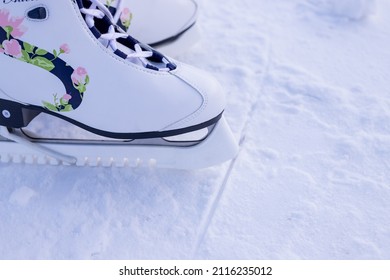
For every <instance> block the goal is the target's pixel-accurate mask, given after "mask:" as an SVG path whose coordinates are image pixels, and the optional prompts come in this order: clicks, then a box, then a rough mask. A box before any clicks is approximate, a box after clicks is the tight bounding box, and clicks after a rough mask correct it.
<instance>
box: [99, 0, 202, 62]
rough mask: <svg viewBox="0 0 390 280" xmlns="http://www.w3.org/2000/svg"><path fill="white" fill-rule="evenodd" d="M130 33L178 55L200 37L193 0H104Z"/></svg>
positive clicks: (151, 44) (159, 48) (116, 18)
mask: <svg viewBox="0 0 390 280" xmlns="http://www.w3.org/2000/svg"><path fill="white" fill-rule="evenodd" d="M101 1H102V2H103V3H105V4H106V6H108V7H109V9H110V11H111V13H112V14H113V15H114V20H115V22H117V24H118V25H119V26H120V27H121V28H122V29H123V30H125V31H127V32H128V33H129V34H130V35H131V36H133V37H134V38H137V39H138V40H139V41H141V42H143V43H146V44H148V45H150V46H152V47H153V48H156V49H157V50H159V51H162V52H163V53H165V54H169V55H171V56H175V55H178V54H180V53H181V52H184V51H186V50H188V49H189V48H190V47H191V46H192V45H194V44H195V43H196V42H197V41H198V40H199V38H200V35H199V30H198V28H197V25H196V20H197V14H198V6H197V4H196V2H195V1H194V0H101Z"/></svg>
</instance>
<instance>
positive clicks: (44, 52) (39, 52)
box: [35, 49, 47, 55]
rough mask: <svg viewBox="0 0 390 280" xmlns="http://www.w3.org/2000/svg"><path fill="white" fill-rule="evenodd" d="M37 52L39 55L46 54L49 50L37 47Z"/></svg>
mask: <svg viewBox="0 0 390 280" xmlns="http://www.w3.org/2000/svg"><path fill="white" fill-rule="evenodd" d="M35 54H37V55H45V54H47V51H46V50H44V49H37V50H36V51H35Z"/></svg>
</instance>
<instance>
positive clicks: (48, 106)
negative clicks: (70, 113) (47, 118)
mask: <svg viewBox="0 0 390 280" xmlns="http://www.w3.org/2000/svg"><path fill="white" fill-rule="evenodd" d="M42 104H43V106H44V107H45V108H46V109H49V110H50V111H54V112H58V110H57V107H56V106H54V105H53V104H51V103H49V102H46V101H42Z"/></svg>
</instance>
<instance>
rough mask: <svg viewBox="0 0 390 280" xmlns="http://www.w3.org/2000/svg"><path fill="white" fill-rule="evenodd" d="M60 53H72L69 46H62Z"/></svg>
mask: <svg viewBox="0 0 390 280" xmlns="http://www.w3.org/2000/svg"><path fill="white" fill-rule="evenodd" d="M60 52H62V53H66V54H68V53H70V48H69V46H68V44H62V45H61V46H60Z"/></svg>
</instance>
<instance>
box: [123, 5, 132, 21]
mask: <svg viewBox="0 0 390 280" xmlns="http://www.w3.org/2000/svg"><path fill="white" fill-rule="evenodd" d="M130 14H131V13H130V9H129V8H124V9H123V10H122V13H121V21H122V22H125V21H127V20H129V18H130Z"/></svg>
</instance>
